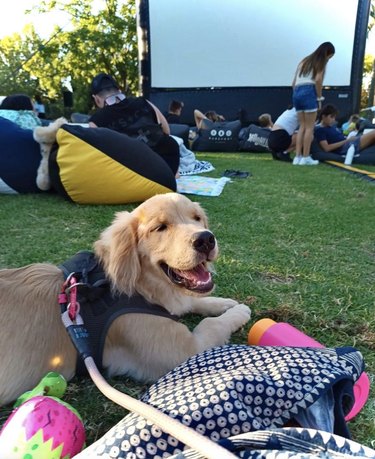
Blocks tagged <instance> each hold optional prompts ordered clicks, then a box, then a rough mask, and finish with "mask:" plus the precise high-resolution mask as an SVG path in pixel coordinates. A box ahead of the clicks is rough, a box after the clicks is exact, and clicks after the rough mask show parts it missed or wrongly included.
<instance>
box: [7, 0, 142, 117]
mask: <svg viewBox="0 0 375 459" xmlns="http://www.w3.org/2000/svg"><path fill="white" fill-rule="evenodd" d="M35 9H36V10H37V11H39V12H40V13H42V12H46V11H51V10H56V9H62V10H64V11H65V12H67V13H68V14H69V15H70V17H71V24H70V29H69V30H61V29H59V28H58V27H56V28H55V30H54V32H53V34H52V35H51V37H49V39H47V40H46V41H43V40H42V39H41V38H40V37H39V36H38V35H37V34H36V33H35V30H34V28H33V26H30V27H29V28H28V29H27V30H25V32H24V35H23V36H22V37H21V36H20V35H18V34H16V35H13V36H12V37H7V38H4V39H3V40H1V41H0V78H1V80H0V81H6V82H8V84H7V85H5V84H2V88H3V91H4V92H5V93H9V92H26V93H27V94H29V95H33V94H35V92H38V93H40V94H41V95H42V96H44V97H45V98H47V99H48V100H49V101H50V102H51V103H56V102H58V103H59V104H60V109H61V110H62V100H63V99H62V91H63V89H64V85H66V82H67V81H68V82H70V84H71V86H72V89H73V95H74V107H73V109H74V111H79V112H83V113H87V112H89V111H90V109H91V108H92V99H91V95H90V92H89V89H90V83H91V80H92V78H93V77H94V76H95V75H96V74H97V73H99V72H102V71H104V72H107V73H110V74H112V75H113V76H114V77H115V78H116V79H117V81H118V82H119V84H120V86H121V87H122V88H123V89H124V91H126V92H127V93H135V92H136V91H137V89H138V49H137V36H136V11H135V0H128V1H126V2H123V1H121V0H106V1H105V6H104V8H103V9H101V10H99V11H93V6H92V2H91V0H71V1H69V3H67V4H66V3H65V2H64V1H56V0H45V1H43V2H41V3H40V4H39V5H38V6H37V7H35ZM57 116H58V114H57Z"/></svg>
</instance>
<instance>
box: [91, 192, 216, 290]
mask: <svg viewBox="0 0 375 459" xmlns="http://www.w3.org/2000/svg"><path fill="white" fill-rule="evenodd" d="M95 250H96V252H97V254H98V256H99V257H100V258H101V259H102V261H103V263H104V267H105V270H106V272H107V274H108V275H109V277H110V278H111V280H112V282H113V284H114V286H115V288H117V289H118V290H119V291H122V292H125V293H127V294H131V293H133V292H134V290H138V291H139V287H140V285H139V284H140V283H141V284H142V285H141V288H142V290H145V289H146V290H147V289H148V288H149V289H150V290H151V289H155V288H156V286H157V287H158V288H160V289H165V290H167V291H170V290H171V289H180V290H181V289H183V290H184V293H188V294H192V295H205V294H208V293H210V292H211V291H212V289H213V287H214V283H213V280H212V275H211V272H210V262H212V261H214V260H215V259H216V258H217V256H218V246H217V242H216V239H215V237H214V235H213V234H212V233H211V232H210V231H209V230H208V221H207V217H206V215H205V213H204V211H203V209H202V208H201V207H200V205H199V204H197V203H194V202H192V201H190V200H189V199H188V198H186V197H185V196H182V195H180V194H177V193H167V194H163V195H157V196H154V197H152V198H150V199H148V200H147V201H145V202H144V203H143V204H141V205H140V206H139V207H137V208H136V209H135V210H134V211H133V212H131V213H128V212H120V213H118V214H117V216H116V219H115V221H114V222H113V224H112V225H111V226H110V227H109V228H108V229H107V230H105V231H104V232H103V233H102V236H101V238H100V240H99V241H97V242H96V244H95ZM147 283H150V284H151V285H149V286H147Z"/></svg>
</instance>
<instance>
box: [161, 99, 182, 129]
mask: <svg viewBox="0 0 375 459" xmlns="http://www.w3.org/2000/svg"><path fill="white" fill-rule="evenodd" d="M183 108H184V103H183V102H180V101H179V100H172V101H171V102H170V104H169V108H168V113H166V115H165V118H166V120H167V121H168V123H169V124H180V123H181V121H180V118H181V112H182V109H183Z"/></svg>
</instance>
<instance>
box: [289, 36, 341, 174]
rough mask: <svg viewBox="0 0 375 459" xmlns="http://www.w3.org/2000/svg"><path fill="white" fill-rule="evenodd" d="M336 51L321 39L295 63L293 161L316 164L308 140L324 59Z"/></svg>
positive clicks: (317, 105)
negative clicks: (296, 118) (295, 122)
mask: <svg viewBox="0 0 375 459" xmlns="http://www.w3.org/2000/svg"><path fill="white" fill-rule="evenodd" d="M334 54H335V47H334V46H333V44H332V43H331V42H329V41H326V42H324V43H322V44H321V45H320V46H319V47H318V48H317V49H316V50H315V51H314V52H313V53H312V54H310V55H309V56H307V57H305V58H304V59H302V61H301V62H300V63H299V64H298V66H297V70H296V74H295V76H294V79H293V83H292V86H293V105H294V107H295V109H296V111H297V115H298V120H299V130H298V133H297V144H296V156H295V158H294V160H293V164H294V165H301V166H305V165H306V166H315V165H317V164H319V161H315V160H313V159H312V158H311V156H310V148H311V142H312V139H313V134H314V125H315V120H316V114H317V111H318V109H320V108H321V104H322V101H323V100H324V97H322V88H323V78H324V73H325V69H326V65H327V62H328V61H329V59H331V57H332V56H333V55H334Z"/></svg>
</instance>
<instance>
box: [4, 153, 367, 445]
mask: <svg viewBox="0 0 375 459" xmlns="http://www.w3.org/2000/svg"><path fill="white" fill-rule="evenodd" d="M198 157H199V159H205V160H208V161H210V162H212V163H213V165H214V166H215V171H213V172H211V173H209V174H207V175H209V176H212V177H220V176H221V175H222V174H223V172H224V170H225V169H239V170H244V171H249V172H251V174H252V175H251V176H250V177H249V178H247V179H233V180H232V182H231V183H228V184H227V185H226V186H225V188H224V190H223V192H222V194H221V195H220V196H219V197H200V196H191V199H193V200H195V201H199V202H200V203H201V204H202V206H203V207H204V208H205V210H206V211H207V213H208V216H209V220H210V226H211V229H212V230H213V231H214V233H215V235H216V236H217V238H218V240H219V245H220V249H221V256H220V258H219V260H218V262H217V264H216V272H217V274H216V283H217V289H216V294H217V295H219V296H226V297H232V298H234V299H236V300H238V301H240V302H245V303H247V304H248V305H250V306H251V308H252V318H251V321H250V322H249V324H248V326H247V327H245V328H244V329H243V330H242V331H240V332H238V333H236V334H235V335H234V336H233V340H232V341H233V342H234V343H246V342H247V332H248V330H249V329H250V327H251V325H252V324H253V323H254V322H255V321H257V320H259V319H261V318H264V317H270V318H272V319H274V320H276V321H283V322H288V323H290V324H292V325H294V326H296V327H297V328H299V329H300V330H302V331H303V332H305V333H306V334H308V335H309V336H311V337H313V338H315V339H316V340H318V341H320V342H321V343H322V344H324V345H326V346H330V347H336V346H346V345H350V346H355V347H356V348H358V349H359V350H360V351H361V352H362V353H363V355H364V357H365V361H366V366H367V370H366V371H367V373H368V375H369V376H370V379H371V382H372V386H374V385H375V352H374V351H375V182H370V181H366V180H363V179H360V178H358V177H357V176H354V175H352V174H349V173H347V172H344V171H341V170H339V169H336V168H334V167H331V166H327V165H323V164H321V165H319V166H317V167H300V166H292V165H290V164H288V163H282V162H278V161H272V160H271V157H270V155H268V154H262V155H257V154H223V153H212V154H201V155H198ZM362 169H366V170H372V171H375V167H370V166H368V167H367V166H366V167H364V166H362ZM134 206H135V205H126V206H118V205H117V206H103V205H101V206H89V205H76V204H72V203H69V202H66V201H64V200H63V199H62V198H60V197H59V196H56V195H52V194H45V195H21V196H8V195H0V235H1V236H0V237H1V252H0V268H2V267H17V266H21V265H25V264H28V263H32V262H37V261H49V262H52V263H59V262H61V261H64V260H65V259H67V258H68V257H70V256H71V255H72V254H74V253H75V252H77V251H78V250H83V249H91V247H92V243H93V242H94V241H95V239H96V238H97V237H98V235H99V233H100V232H101V230H102V229H103V228H105V227H106V226H107V225H108V224H109V223H110V222H111V220H112V218H113V215H114V212H116V211H118V210H123V209H131V208H133V207H134ZM199 320H200V318H198V317H194V316H189V317H188V318H187V319H186V323H187V324H188V325H189V326H191V327H193V326H194V325H195V324H196V323H197V322H198V321H199ZM111 383H112V384H113V385H115V386H116V387H117V388H119V389H120V390H122V391H125V392H127V393H129V394H131V395H133V396H139V395H140V394H141V393H142V392H144V390H145V388H146V387H145V386H144V385H139V384H136V383H134V382H133V381H131V380H130V379H128V378H116V379H114V380H111ZM65 400H66V401H68V402H69V403H71V404H72V405H73V406H74V407H76V408H77V409H78V411H79V412H80V413H81V415H82V417H83V419H84V421H85V425H86V429H87V435H88V443H91V442H93V441H94V440H96V439H97V438H99V437H100V436H101V435H103V434H104V433H105V432H106V431H107V430H108V429H109V428H110V427H111V426H113V425H114V424H115V423H116V422H117V421H119V420H120V419H121V418H122V417H123V416H124V410H123V409H122V408H120V407H117V406H116V405H114V404H113V403H112V402H110V401H109V400H107V399H105V398H104V396H102V395H101V394H100V393H98V391H97V389H96V388H95V387H93V385H92V384H91V382H90V381H89V380H88V379H78V378H75V379H74V380H73V381H72V382H71V383H70V384H69V390H68V394H67V396H66V398H65ZM10 409H11V407H6V408H5V409H2V414H1V416H0V421H4V420H5V419H6V417H7V416H8V415H9V412H10ZM374 419H375V389H374V387H372V389H371V394H370V398H369V400H368V402H367V404H366V406H365V407H364V409H363V410H362V411H361V412H360V413H359V415H358V416H357V417H356V418H355V419H354V420H353V421H351V422H350V430H351V432H352V436H353V439H354V440H356V441H358V442H361V443H363V444H365V445H367V446H370V447H371V446H372V447H375V443H374V441H375V440H374V439H375V421H374Z"/></svg>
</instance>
